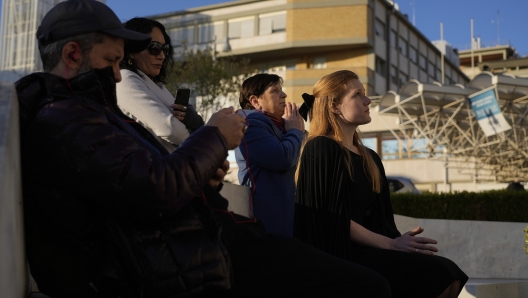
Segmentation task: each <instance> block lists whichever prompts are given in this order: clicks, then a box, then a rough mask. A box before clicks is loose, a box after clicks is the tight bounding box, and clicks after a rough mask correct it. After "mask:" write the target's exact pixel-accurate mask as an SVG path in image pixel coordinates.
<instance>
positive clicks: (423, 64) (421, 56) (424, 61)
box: [420, 54, 427, 70]
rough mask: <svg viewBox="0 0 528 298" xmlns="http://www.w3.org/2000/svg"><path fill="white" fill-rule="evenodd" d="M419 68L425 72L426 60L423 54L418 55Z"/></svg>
mask: <svg viewBox="0 0 528 298" xmlns="http://www.w3.org/2000/svg"><path fill="white" fill-rule="evenodd" d="M420 68H421V69H422V70H427V58H425V56H424V55H423V54H420Z"/></svg>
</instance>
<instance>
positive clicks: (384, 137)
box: [362, 133, 444, 160]
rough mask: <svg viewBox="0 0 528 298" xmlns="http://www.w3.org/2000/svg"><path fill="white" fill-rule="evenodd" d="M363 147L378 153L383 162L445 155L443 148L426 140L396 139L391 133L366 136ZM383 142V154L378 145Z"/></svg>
mask: <svg viewBox="0 0 528 298" xmlns="http://www.w3.org/2000/svg"><path fill="white" fill-rule="evenodd" d="M362 140H363V145H365V146H366V147H368V148H370V149H372V150H374V151H376V153H378V155H379V156H380V157H381V159H383V160H391V159H412V158H429V157H434V156H441V155H443V154H444V153H443V147H442V146H434V147H433V146H431V145H429V143H428V140H427V139H426V138H402V137H401V138H400V139H397V138H395V137H394V136H393V135H392V134H391V133H383V134H381V137H380V138H378V137H377V136H375V135H370V134H365V135H364V138H363V139H362ZM378 142H381V146H380V147H381V152H378V146H377V143H378Z"/></svg>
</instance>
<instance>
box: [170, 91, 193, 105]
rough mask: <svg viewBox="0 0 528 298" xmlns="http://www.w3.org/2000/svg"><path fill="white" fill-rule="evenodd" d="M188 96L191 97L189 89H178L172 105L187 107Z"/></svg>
mask: <svg viewBox="0 0 528 298" xmlns="http://www.w3.org/2000/svg"><path fill="white" fill-rule="evenodd" d="M190 95H191V90H190V89H178V91H176V99H175V100H174V104H178V105H182V106H188V105H189V96H190Z"/></svg>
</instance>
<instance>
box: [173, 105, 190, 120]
mask: <svg viewBox="0 0 528 298" xmlns="http://www.w3.org/2000/svg"><path fill="white" fill-rule="evenodd" d="M170 107H171V108H172V115H174V117H176V119H178V120H180V121H183V119H184V118H185V114H186V112H187V107H186V106H182V105H179V104H171V105H170Z"/></svg>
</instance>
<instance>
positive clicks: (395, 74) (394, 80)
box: [390, 65, 398, 86]
mask: <svg viewBox="0 0 528 298" xmlns="http://www.w3.org/2000/svg"><path fill="white" fill-rule="evenodd" d="M390 72H391V82H392V83H393V84H394V85H396V86H398V70H397V69H396V66H394V65H392V66H391V70H390Z"/></svg>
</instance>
